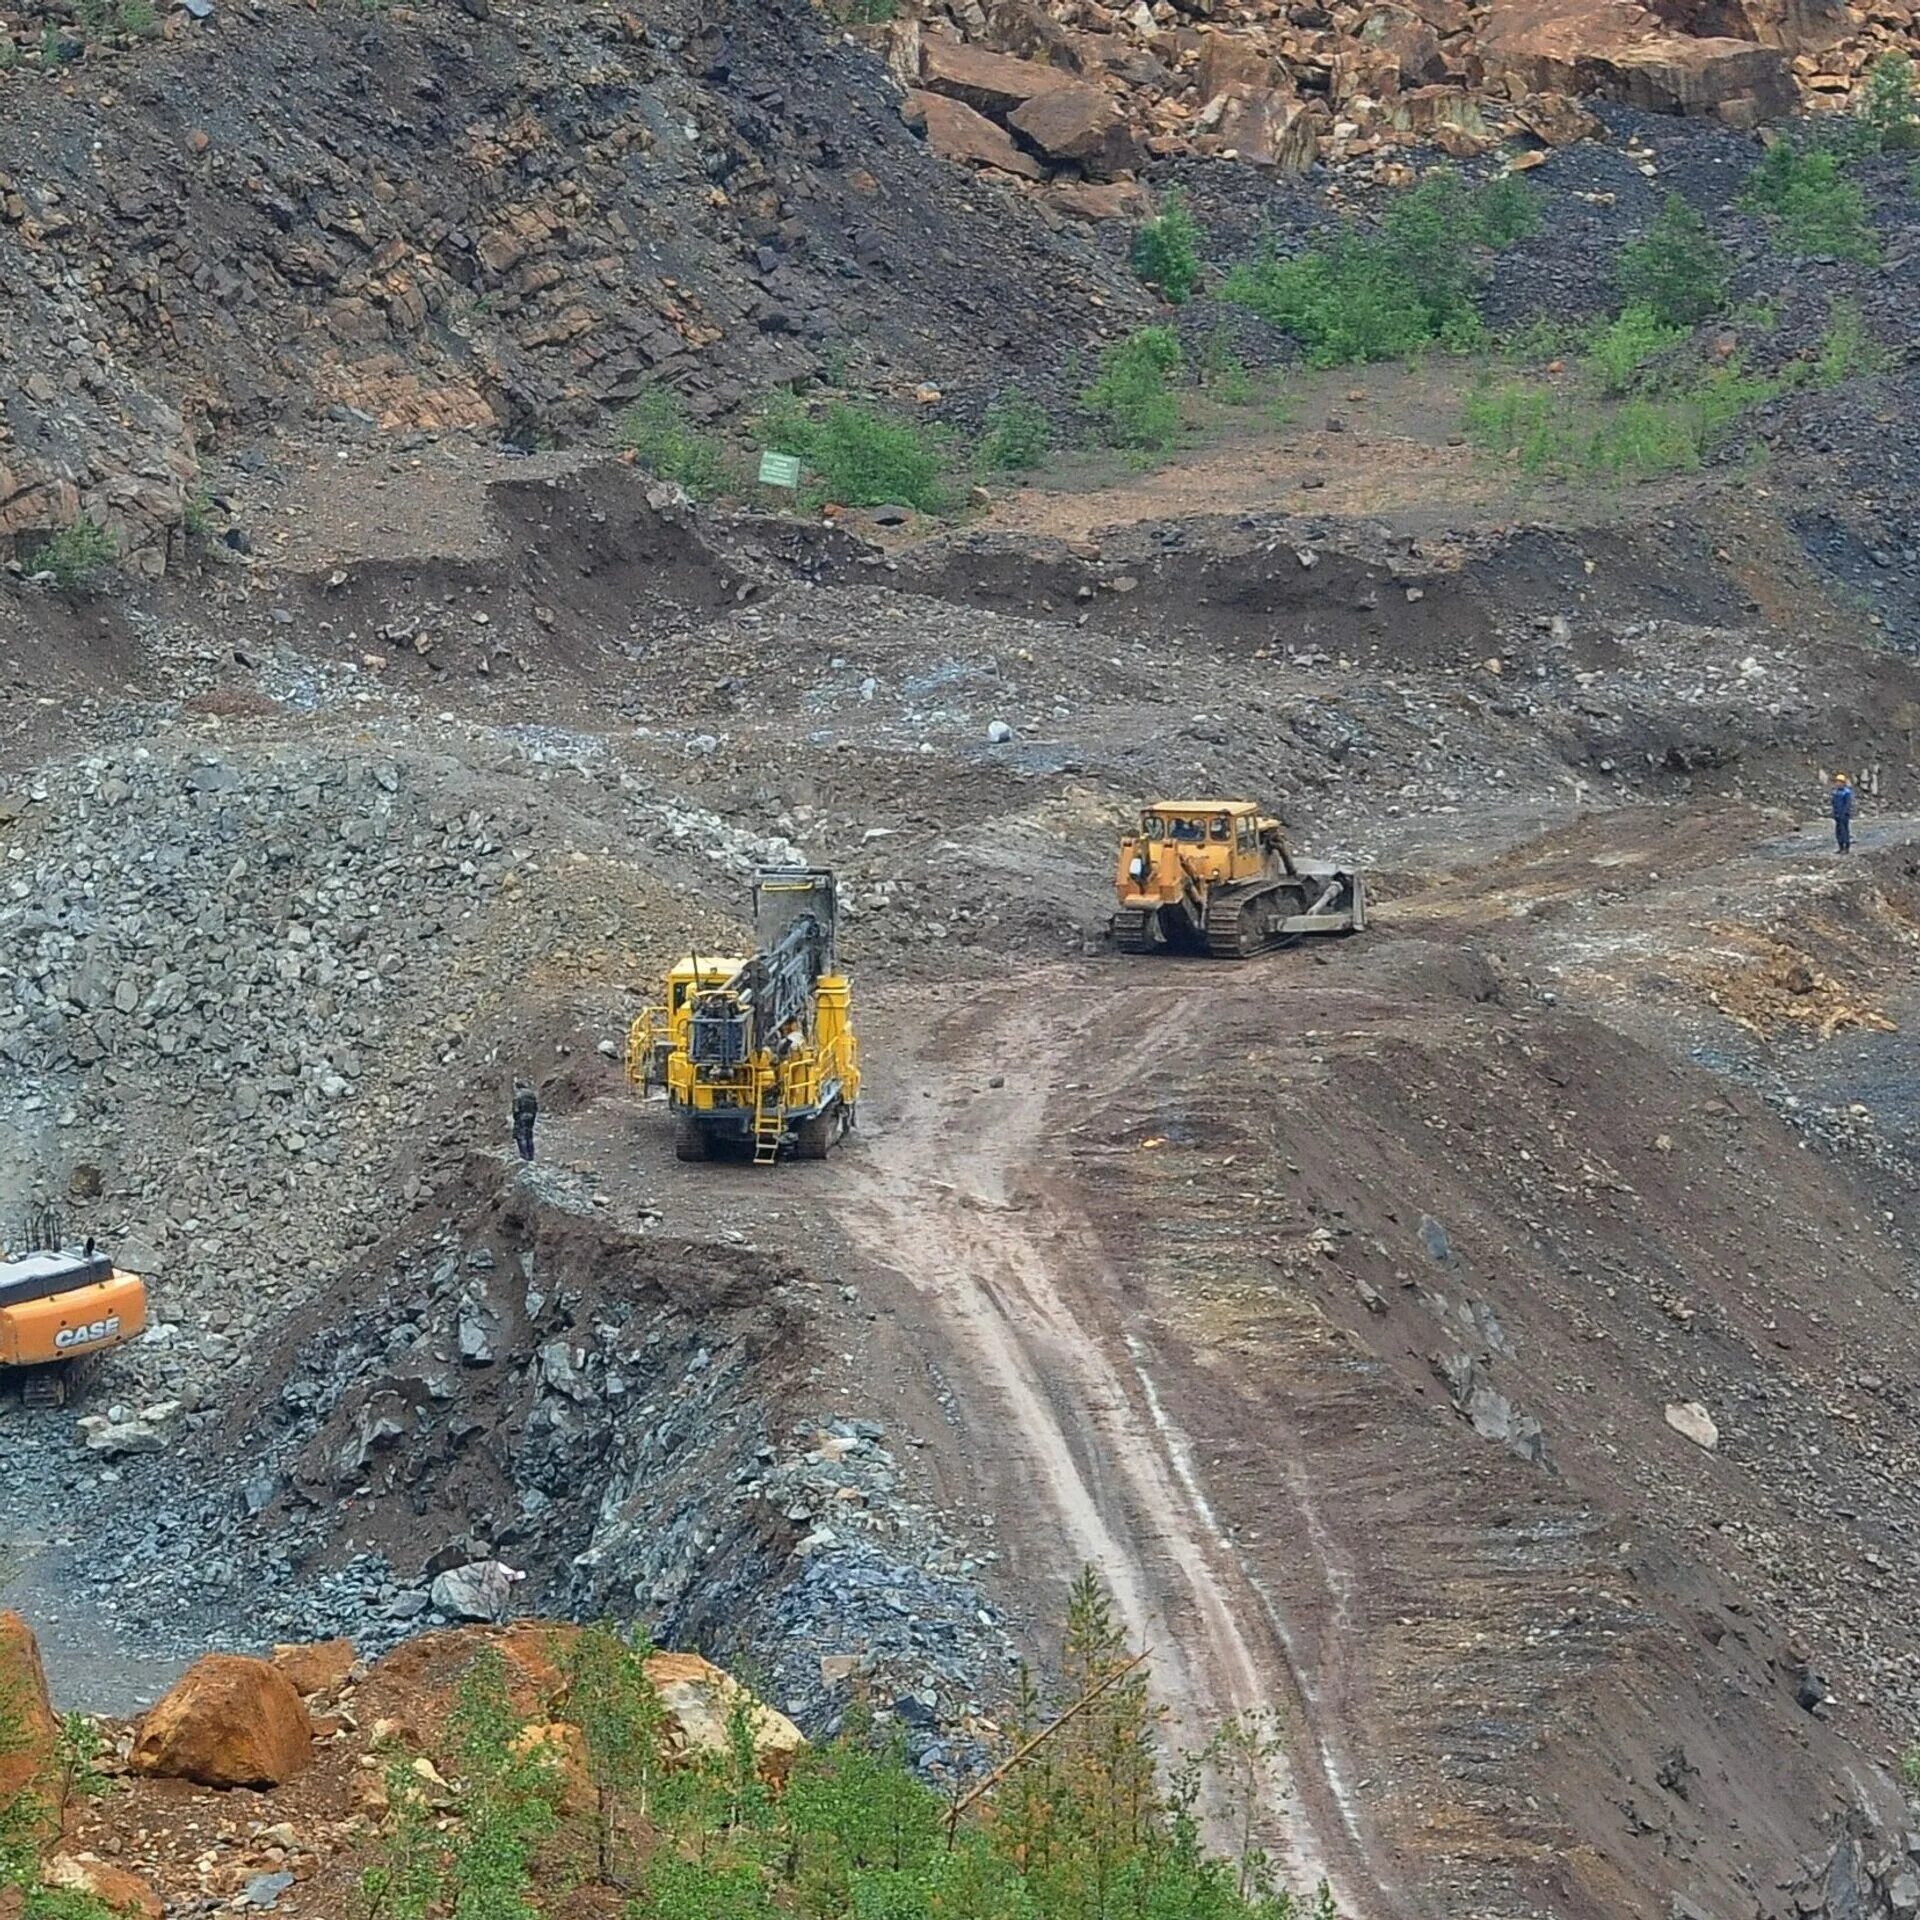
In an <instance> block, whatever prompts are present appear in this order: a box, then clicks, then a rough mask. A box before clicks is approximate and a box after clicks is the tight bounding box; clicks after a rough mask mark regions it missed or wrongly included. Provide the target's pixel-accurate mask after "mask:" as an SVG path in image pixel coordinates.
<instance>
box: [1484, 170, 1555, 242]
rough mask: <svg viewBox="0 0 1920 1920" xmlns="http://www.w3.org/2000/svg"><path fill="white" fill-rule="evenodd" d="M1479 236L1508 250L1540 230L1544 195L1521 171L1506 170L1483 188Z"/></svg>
mask: <svg viewBox="0 0 1920 1920" xmlns="http://www.w3.org/2000/svg"><path fill="white" fill-rule="evenodd" d="M1475 212H1476V232H1477V238H1478V239H1479V242H1480V244H1481V245H1482V246H1483V247H1491V248H1492V249H1493V251H1494V252H1495V253H1504V252H1505V251H1506V250H1507V248H1509V247H1517V246H1518V245H1519V244H1520V242H1521V241H1522V240H1530V239H1532V238H1533V236H1534V235H1535V234H1536V233H1538V232H1539V231H1540V196H1539V195H1538V194H1537V193H1536V192H1535V191H1534V190H1533V188H1532V187H1530V186H1528V185H1527V183H1526V181H1524V180H1523V179H1521V177H1520V176H1519V175H1518V174H1517V173H1503V174H1502V175H1500V177H1499V178H1498V179H1497V180H1490V181H1488V183H1487V184H1486V185H1485V186H1484V187H1482V188H1481V189H1480V192H1479V196H1478V198H1477V201H1476V203H1475Z"/></svg>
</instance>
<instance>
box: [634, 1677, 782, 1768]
mask: <svg viewBox="0 0 1920 1920" xmlns="http://www.w3.org/2000/svg"><path fill="white" fill-rule="evenodd" d="M647 1678H648V1679H649V1680H651V1681H652V1682H653V1690H654V1692H655V1693H657V1694H658V1695H659V1696H660V1704H661V1705H662V1706H663V1707H665V1708H666V1710H667V1719H668V1724H669V1727H670V1729H671V1733H670V1738H671V1740H672V1743H673V1747H674V1750H675V1751H676V1752H679V1753H700V1754H712V1755H720V1754H724V1753H726V1752H727V1750H728V1748H729V1746H730V1745H731V1739H730V1735H729V1730H728V1729H729V1722H730V1721H731V1719H732V1716H733V1713H734V1710H735V1708H736V1707H742V1706H743V1707H744V1708H745V1709H746V1713H747V1726H748V1729H749V1737H750V1738H751V1739H752V1742H753V1758H754V1764H755V1767H756V1769H757V1770H758V1772H759V1774H760V1776H761V1778H762V1779H767V1780H780V1779H784V1778H785V1777H786V1773H787V1770H788V1768H789V1767H791V1766H792V1765H793V1761H794V1756H795V1755H796V1754H799V1753H801V1752H803V1751H804V1750H805V1748H806V1744H807V1737H806V1735H805V1734H803V1733H802V1732H801V1731H800V1729H799V1728H798V1727H796V1726H795V1725H794V1724H793V1722H792V1721H791V1720H789V1719H788V1718H787V1716H786V1715H785V1714H784V1713H782V1712H780V1711H779V1710H778V1708H775V1707H770V1706H768V1705H767V1704H766V1703H765V1702H764V1701H763V1700H758V1699H756V1698H755V1697H754V1696H753V1695H752V1694H751V1693H749V1692H748V1691H747V1689H746V1688H745V1687H743V1686H742V1685H741V1684H740V1682H739V1681H738V1680H736V1679H734V1677H733V1676H732V1675H731V1674H729V1673H724V1672H722V1671H721V1669H720V1668H718V1667H716V1666H715V1665H714V1664H713V1662H712V1661H711V1660H703V1659H702V1658H701V1657H700V1655H699V1654H697V1653H655V1654H650V1655H648V1657H647Z"/></svg>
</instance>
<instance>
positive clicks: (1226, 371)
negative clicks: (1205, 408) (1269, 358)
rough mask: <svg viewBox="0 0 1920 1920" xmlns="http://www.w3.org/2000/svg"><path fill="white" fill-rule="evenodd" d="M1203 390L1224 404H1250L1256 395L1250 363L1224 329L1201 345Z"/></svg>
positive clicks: (1200, 373) (1237, 405)
mask: <svg viewBox="0 0 1920 1920" xmlns="http://www.w3.org/2000/svg"><path fill="white" fill-rule="evenodd" d="M1196 371H1197V372H1198V374H1199V376H1200V387H1201V391H1202V392H1204V393H1205V394H1206V395H1207V397H1208V398H1209V399H1211V400H1217V401H1218V402H1219V403H1220V405H1221V406H1223V407H1250V406H1252V405H1253V402H1254V399H1255V397H1256V395H1255V388H1254V381H1253V375H1252V374H1250V373H1249V372H1248V371H1247V363H1246V362H1245V361H1244V360H1242V359H1241V358H1240V356H1239V355H1238V354H1237V353H1236V352H1234V350H1233V343H1232V341H1230V340H1229V339H1228V338H1227V336H1226V334H1225V333H1224V332H1221V331H1216V332H1214V333H1210V334H1209V335H1208V336H1207V340H1206V344H1205V345H1204V346H1203V347H1202V348H1201V349H1200V360H1199V365H1198V367H1197V369H1196Z"/></svg>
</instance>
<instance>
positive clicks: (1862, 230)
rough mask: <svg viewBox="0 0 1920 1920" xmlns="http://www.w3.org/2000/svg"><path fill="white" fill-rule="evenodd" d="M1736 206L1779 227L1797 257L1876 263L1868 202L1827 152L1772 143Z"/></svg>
mask: <svg viewBox="0 0 1920 1920" xmlns="http://www.w3.org/2000/svg"><path fill="white" fill-rule="evenodd" d="M1741 204H1742V205H1744V206H1746V207H1749V208H1751V209H1752V210H1753V211H1755V212H1756V213H1764V214H1767V215H1769V216H1771V217H1772V218H1773V219H1774V220H1776V221H1778V223H1779V225H1780V229H1781V232H1782V234H1783V236H1784V238H1785V240H1786V242H1787V245H1788V246H1789V247H1791V248H1792V249H1793V251H1794V252H1796V253H1800V254H1832V255H1833V256H1834V257H1835V258H1837V259H1841V260H1859V261H1867V262H1871V261H1874V260H1877V259H1878V258H1879V257H1880V239H1879V235H1878V234H1876V233H1875V232H1874V229H1873V223H1872V221H1871V220H1870V219H1869V218H1868V214H1867V197H1866V195H1865V194H1864V193H1863V192H1862V191H1861V190H1860V188H1859V186H1858V185H1857V184H1856V183H1855V182H1854V181H1852V180H1849V179H1848V178H1847V175H1846V163H1845V161H1844V160H1843V159H1842V157H1841V156H1840V155H1839V154H1838V153H1836V152H1834V151H1833V150H1832V149H1831V148H1830V147H1819V146H1800V145H1796V144H1795V143H1794V142H1793V141H1791V140H1780V141H1777V142H1776V143H1775V144H1774V145H1773V146H1771V147H1769V148H1768V149H1767V153H1766V157H1765V158H1764V159H1763V160H1762V161H1761V162H1760V164H1759V165H1758V166H1757V167H1755V168H1754V170H1753V172H1752V174H1751V175H1750V176H1749V177H1748V180H1747V184H1746V187H1745V189H1744V191H1743V192H1742V194H1741Z"/></svg>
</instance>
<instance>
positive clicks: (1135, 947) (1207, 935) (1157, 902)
mask: <svg viewBox="0 0 1920 1920" xmlns="http://www.w3.org/2000/svg"><path fill="white" fill-rule="evenodd" d="M1114 884H1115V888H1116V891H1117V892H1118V895H1119V909H1118V911H1117V912H1116V913H1115V914H1114V916H1113V942H1114V945H1115V946H1117V947H1118V948H1119V949H1120V950H1121V952H1122V953H1153V952H1156V951H1158V950H1159V949H1161V948H1164V947H1171V948H1175V949H1185V950H1187V951H1189V952H1196V953H1206V954H1211V955H1213V956H1214V958H1216V959H1240V958H1243V957H1245V956H1246V955H1248V954H1253V953H1264V952H1266V951H1267V950H1268V949H1269V948H1272V947H1285V946H1291V945H1292V944H1293V943H1294V941H1296V940H1298V939H1301V938H1303V937H1304V936H1306V935H1308V934H1325V933H1352V932H1355V931H1356V930H1358V929H1359V928H1361V927H1364V926H1365V925H1366V924H1367V893H1366V882H1365V879H1364V877H1363V876H1362V875H1360V874H1359V873H1356V872H1353V871H1351V870H1350V869H1348V868H1345V867H1336V866H1328V865H1326V864H1324V863H1323V862H1320V861H1314V860H1296V859H1295V858H1294V856H1293V855H1292V854H1291V853H1290V852H1289V851H1288V849H1287V844H1286V841H1285V839H1284V838H1283V837H1282V833H1281V826H1280V822H1279V821H1278V820H1272V819H1268V818H1267V817H1266V816H1265V815H1263V814H1262V813H1261V811H1260V809H1259V808H1258V806H1256V805H1255V804H1254V802H1253V801H1251V800H1157V801H1155V802H1154V803H1153V804H1152V805H1151V806H1149V807H1148V808H1147V809H1146V811H1145V812H1144V813H1142V815H1141V816H1140V830H1139V832H1138V833H1134V834H1130V835H1128V836H1127V837H1126V838H1125V839H1123V840H1122V841H1121V843H1120V860H1119V866H1118V869H1117V871H1116V873H1115V877H1114Z"/></svg>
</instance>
